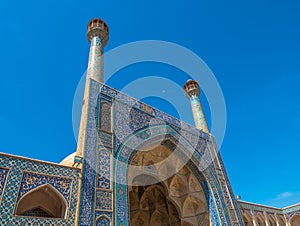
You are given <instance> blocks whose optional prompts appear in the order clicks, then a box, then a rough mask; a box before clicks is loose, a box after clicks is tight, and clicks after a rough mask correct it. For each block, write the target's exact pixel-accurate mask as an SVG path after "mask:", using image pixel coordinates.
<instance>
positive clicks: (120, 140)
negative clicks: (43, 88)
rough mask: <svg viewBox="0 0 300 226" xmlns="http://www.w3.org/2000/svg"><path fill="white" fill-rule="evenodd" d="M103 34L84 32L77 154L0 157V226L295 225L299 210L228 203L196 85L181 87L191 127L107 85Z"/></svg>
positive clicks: (92, 28) (92, 27) (97, 23)
mask: <svg viewBox="0 0 300 226" xmlns="http://www.w3.org/2000/svg"><path fill="white" fill-rule="evenodd" d="M108 34H109V29H108V26H107V25H106V24H105V22H104V21H102V20H100V19H93V20H91V21H90V23H89V24H88V40H89V42H90V45H91V46H90V55H89V60H88V70H87V78H86V85H85V91H84V100H83V105H82V114H81V121H80V131H79V135H78V146H77V150H76V152H75V153H73V154H71V155H70V156H68V157H66V159H64V160H63V161H62V162H61V163H59V164H57V163H50V162H45V161H40V160H34V159H29V158H25V157H19V156H13V155H10V154H5V153H0V225H9V226H10V225H24V226H27V225H39V226H40V225H45V226H46V225H47V226H48V225H51V226H52V225H57V226H59V225H61V226H62V225H78V226H89V225H91V226H93V225H97V226H108V225H118V226H119V225H120V226H126V225H131V226H160V225H161V226H209V225H213V226H231V225H234V226H238V225H241V226H242V225H244V226H283V225H284V226H296V225H297V226H298V225H300V204H296V205H294V206H291V207H287V208H274V207H269V206H264V205H259V204H254V203H249V202H244V201H242V200H240V199H238V198H236V197H235V195H234V192H233V190H232V187H231V184H230V181H229V179H228V176H227V173H226V168H225V166H224V164H223V161H222V158H221V155H220V152H219V150H218V146H217V143H216V140H215V138H214V136H213V135H212V134H211V133H210V131H209V128H208V126H207V123H206V120H205V115H204V113H203V110H202V106H201V102H200V98H199V96H200V88H199V85H198V83H197V81H194V80H188V81H187V82H186V84H185V85H184V90H185V93H186V95H187V98H188V100H189V101H190V103H191V108H192V112H193V116H194V121H195V127H194V126H191V125H189V124H187V123H185V122H183V121H180V120H178V119H176V118H174V117H172V116H170V115H168V114H166V113H164V112H162V111H160V110H158V109H155V108H153V107H151V106H149V105H147V104H145V103H142V102H140V101H138V100H136V99H134V98H132V97H130V96H128V95H126V94H124V93H122V92H120V91H118V90H115V89H113V88H111V87H109V86H107V85H105V84H104V72H103V53H104V47H105V45H106V44H107V42H108Z"/></svg>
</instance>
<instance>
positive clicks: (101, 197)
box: [96, 190, 112, 210]
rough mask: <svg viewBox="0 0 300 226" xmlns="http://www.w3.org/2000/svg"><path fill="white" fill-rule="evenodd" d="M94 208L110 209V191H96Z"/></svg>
mask: <svg viewBox="0 0 300 226" xmlns="http://www.w3.org/2000/svg"><path fill="white" fill-rule="evenodd" d="M96 209H101V210H112V193H111V192H109V191H102V190H97V191H96Z"/></svg>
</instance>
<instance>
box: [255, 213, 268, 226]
mask: <svg viewBox="0 0 300 226" xmlns="http://www.w3.org/2000/svg"><path fill="white" fill-rule="evenodd" d="M256 217H257V223H258V226H266V219H265V217H264V216H263V214H262V213H258V214H257V215H256Z"/></svg>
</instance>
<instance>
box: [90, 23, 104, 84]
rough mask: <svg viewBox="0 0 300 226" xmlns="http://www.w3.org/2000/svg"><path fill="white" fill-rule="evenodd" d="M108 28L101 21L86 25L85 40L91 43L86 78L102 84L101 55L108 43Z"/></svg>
mask: <svg viewBox="0 0 300 226" xmlns="http://www.w3.org/2000/svg"><path fill="white" fill-rule="evenodd" d="M108 33H109V32H108V27H107V25H106V23H105V22H104V21H103V20H100V19H92V20H91V21H90V22H89V24H88V33H87V38H88V40H89V42H90V43H91V47H90V55H89V63H88V69H87V78H93V79H95V80H96V81H98V82H101V83H104V71H103V53H104V47H105V46H106V44H107V41H108Z"/></svg>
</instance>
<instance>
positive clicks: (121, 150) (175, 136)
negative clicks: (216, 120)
mask: <svg viewBox="0 0 300 226" xmlns="http://www.w3.org/2000/svg"><path fill="white" fill-rule="evenodd" d="M201 139H202V138H201ZM203 142H204V141H203ZM204 143H205V142H204ZM161 145H163V146H167V147H168V149H169V150H168V149H167V150H168V151H166V152H164V151H163V152H157V153H155V152H152V153H150V152H149V153H148V155H147V156H146V155H144V153H145V152H147V151H151V150H153V149H157V148H158V149H159V147H158V146H161ZM172 146H173V147H175V148H173V147H172ZM115 147H116V150H115V163H114V164H115V169H116V170H115V178H116V183H115V190H116V193H115V198H114V203H115V214H116V215H115V216H116V218H115V223H116V224H117V225H121V224H126V222H129V221H130V214H129V213H130V208H131V206H132V205H130V202H131V200H130V199H129V196H130V191H132V189H133V187H134V186H135V185H133V179H134V178H136V177H137V176H139V175H144V174H146V175H150V176H153V177H154V178H157V179H158V181H160V182H161V185H163V186H165V187H166V188H167V191H168V196H169V197H170V198H171V199H172V200H171V201H172V202H173V203H174V205H175V206H176V208H178V209H179V215H180V214H181V212H182V207H183V202H184V201H185V198H186V196H187V195H188V194H186V195H184V196H181V197H171V196H170V195H169V189H170V188H169V185H170V180H172V176H174V175H172V173H171V175H170V172H173V170H174V169H175V170H176V172H177V173H176V175H180V176H184V177H186V179H185V184H186V186H187V187H188V188H189V193H191V192H193V196H194V197H196V198H197V199H199V200H200V201H201V202H202V203H204V204H205V205H206V207H205V208H206V210H209V212H208V213H207V212H206V213H205V214H200V215H198V216H195V218H194V219H184V221H185V222H188V223H191V224H192V225H196V223H194V222H196V221H198V222H199V221H200V222H201V221H205V223H204V224H203V225H209V224H210V223H212V224H213V225H214V224H218V223H220V224H228V223H230V222H229V219H228V218H225V217H224V213H225V208H224V206H223V205H222V202H221V198H220V196H218V195H215V194H214V192H217V191H215V190H213V188H212V187H213V186H214V187H215V186H217V184H216V179H215V178H212V177H211V176H212V175H211V174H210V173H209V172H208V173H207V172H204V173H202V171H200V170H199V167H201V166H199V164H200V165H201V164H202V163H200V162H199V160H198V154H199V153H198V154H193V153H195V149H194V148H193V146H192V145H191V144H190V143H189V142H188V141H187V140H185V138H184V137H182V136H181V135H180V133H179V132H177V131H176V130H175V129H174V128H172V127H170V126H166V125H152V126H149V127H145V128H143V129H139V130H136V131H134V132H131V133H130V135H129V136H128V137H126V138H122V143H121V144H120V143H118V142H116V146H115ZM164 150H166V149H164ZM169 151H171V152H169ZM154 153H155V154H154ZM170 153H171V154H170ZM191 154H192V156H191ZM136 156H141V157H140V158H137V159H135V157H136ZM152 156H155V157H156V160H153V158H152ZM166 158H167V159H168V161H163V160H165V159H166ZM161 159H162V160H161ZM178 159H179V160H182V162H181V163H180V161H177V160H178ZM207 161H208V159H205V163H206V162H207ZM132 166H134V168H135V170H134V171H133V173H132V172H131V173H129V171H130V168H132ZM191 172H192V174H193V177H191V180H189V175H192V174H191ZM194 178H196V180H197V181H196V182H197V186H195V184H194V182H195V180H194ZM199 188H200V189H199ZM218 194H219V193H218ZM135 198H136V197H135ZM215 199H217V200H215ZM136 207H137V205H135V208H136Z"/></svg>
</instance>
